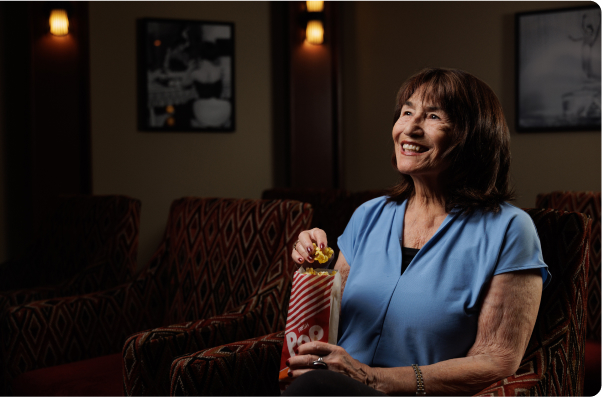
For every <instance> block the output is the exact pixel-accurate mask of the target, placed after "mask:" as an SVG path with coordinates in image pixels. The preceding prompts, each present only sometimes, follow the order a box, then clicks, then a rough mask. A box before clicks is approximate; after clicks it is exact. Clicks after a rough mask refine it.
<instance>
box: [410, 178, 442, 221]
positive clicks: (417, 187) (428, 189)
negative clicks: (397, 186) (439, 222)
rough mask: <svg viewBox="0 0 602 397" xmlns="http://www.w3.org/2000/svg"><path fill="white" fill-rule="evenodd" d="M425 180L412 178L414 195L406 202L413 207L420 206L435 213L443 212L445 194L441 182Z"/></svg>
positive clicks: (423, 209)
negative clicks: (427, 181)
mask: <svg viewBox="0 0 602 397" xmlns="http://www.w3.org/2000/svg"><path fill="white" fill-rule="evenodd" d="M425 182H426V181H423V180H421V179H418V178H414V195H413V196H412V198H411V199H410V202H409V203H408V204H409V205H411V206H412V207H413V208H414V209H418V208H420V209H421V210H422V211H427V212H429V213H433V214H435V215H436V214H442V213H445V212H446V211H445V195H444V191H443V189H442V188H441V184H438V183H425Z"/></svg>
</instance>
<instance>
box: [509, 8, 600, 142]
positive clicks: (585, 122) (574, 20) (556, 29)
mask: <svg viewBox="0 0 602 397" xmlns="http://www.w3.org/2000/svg"><path fill="white" fill-rule="evenodd" d="M516 28H517V88H516V90H517V109H516V111H517V114H516V120H517V130H518V131H525V132H528V131H538V130H546V131H550V130H556V131H559V130H562V131H576V130H599V129H600V69H601V63H600V48H601V47H600V8H599V7H598V6H593V7H580V8H570V9H562V10H552V11H545V12H529V13H519V14H517V15H516Z"/></svg>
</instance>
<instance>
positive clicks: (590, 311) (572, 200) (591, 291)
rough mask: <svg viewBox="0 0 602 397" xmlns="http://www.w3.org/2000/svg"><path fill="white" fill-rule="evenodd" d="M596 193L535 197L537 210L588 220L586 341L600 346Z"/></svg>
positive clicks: (597, 197)
mask: <svg viewBox="0 0 602 397" xmlns="http://www.w3.org/2000/svg"><path fill="white" fill-rule="evenodd" d="M600 199H601V196H600V192H568V191H558V192H552V193H545V194H543V193H542V194H539V195H537V199H536V202H535V205H536V206H537V207H538V208H554V209H557V210H564V211H574V212H580V213H582V214H585V215H587V216H589V217H590V218H591V220H592V233H591V237H590V244H589V273H588V276H587V277H588V280H587V297H588V304H587V339H592V340H596V341H598V342H600V312H601V310H600V309H601V307H602V305H601V297H602V296H601V294H600V279H601V271H600V270H601V269H600Z"/></svg>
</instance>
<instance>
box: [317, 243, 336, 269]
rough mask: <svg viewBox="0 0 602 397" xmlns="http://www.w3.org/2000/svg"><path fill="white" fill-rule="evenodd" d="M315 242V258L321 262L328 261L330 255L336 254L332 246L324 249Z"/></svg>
mask: <svg viewBox="0 0 602 397" xmlns="http://www.w3.org/2000/svg"><path fill="white" fill-rule="evenodd" d="M313 244H314V249H315V251H316V252H315V254H314V259H315V260H317V261H318V262H319V263H320V264H322V263H326V262H328V260H329V259H330V257H331V256H332V255H333V254H334V251H333V249H332V248H330V247H326V248H324V249H323V250H321V249H319V248H318V246H317V245H316V243H313Z"/></svg>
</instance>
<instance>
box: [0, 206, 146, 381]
mask: <svg viewBox="0 0 602 397" xmlns="http://www.w3.org/2000/svg"><path fill="white" fill-rule="evenodd" d="M51 221H52V222H50V226H48V227H47V228H46V229H45V230H46V232H45V233H44V234H43V236H44V238H41V239H39V240H38V241H37V242H36V244H35V245H34V248H35V249H33V248H32V250H33V251H32V252H31V255H30V256H29V257H28V261H33V262H25V263H29V264H31V266H32V267H30V268H25V270H27V271H34V272H38V271H39V272H40V274H42V275H43V278H39V279H37V281H40V280H41V281H44V280H46V281H48V280H50V279H55V280H58V279H60V278H62V277H63V276H66V275H67V274H70V273H71V272H73V271H76V270H78V269H79V270H78V271H77V273H76V274H75V275H73V276H71V277H70V278H69V279H67V280H64V281H63V282H61V283H59V284H57V285H54V286H44V287H33V288H27V289H18V290H12V291H5V292H2V293H0V368H1V369H2V378H0V391H7V390H8V385H9V381H10V379H12V377H13V376H15V375H17V374H19V373H21V372H23V371H25V370H27V369H31V368H38V367H40V366H48V365H55V364H57V363H62V362H65V360H69V359H70V358H73V357H75V358H77V357H80V356H82V355H84V356H85V355H86V354H90V353H89V352H90V351H93V350H94V349H98V347H97V346H94V345H95V342H90V341H92V340H93V339H90V340H88V341H85V340H82V339H81V338H79V337H78V336H77V335H79V334H86V333H89V334H90V335H94V332H95V330H93V329H92V328H93V327H94V326H96V317H95V310H97V308H95V307H94V305H93V303H92V302H91V300H90V299H87V298H80V297H78V295H82V294H87V293H91V292H93V291H101V290H105V289H107V288H111V287H115V286H117V285H119V284H122V283H125V282H131V279H132V277H133V273H134V271H135V268H136V256H137V254H138V236H139V224H140V200H137V199H133V198H129V197H125V196H75V197H63V198H60V199H59V205H58V207H57V210H56V212H54V215H53V216H52V218H51ZM69 247H70V248H69ZM61 255H64V256H61ZM34 259H35V260H34ZM42 265H43V266H42ZM61 266H63V267H62V268H61ZM32 269H33V270H32ZM53 269H56V273H57V274H62V275H59V276H56V277H55V276H52V277H53V278H45V277H46V276H45V274H48V273H51V271H52V270H53ZM23 274H25V275H26V274H27V273H23ZM17 280H19V279H17ZM25 281H26V283H25V284H27V283H28V281H27V280H25ZM34 281H35V280H34ZM44 283H45V281H44ZM16 285H19V282H17V283H16ZM109 310H110V309H109ZM101 328H102V327H101ZM136 330H137V329H136ZM99 337H100V338H101V339H100V340H106V339H107V338H108V336H102V335H100V336H99ZM67 338H73V340H72V341H68V340H67ZM101 344H102V343H101ZM87 352H88V353H87Z"/></svg>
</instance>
